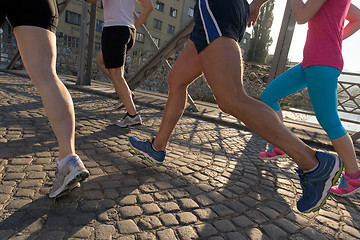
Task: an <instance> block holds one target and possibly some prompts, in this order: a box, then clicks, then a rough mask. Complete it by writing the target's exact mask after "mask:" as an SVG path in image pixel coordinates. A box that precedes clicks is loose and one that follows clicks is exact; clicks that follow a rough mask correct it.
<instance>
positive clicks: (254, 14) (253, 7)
mask: <svg viewBox="0 0 360 240" xmlns="http://www.w3.org/2000/svg"><path fill="white" fill-rule="evenodd" d="M267 1H268V0H253V1H252V2H251V3H250V6H249V7H250V10H249V12H250V15H249V21H248V27H251V26H253V25H254V24H255V22H256V19H257V18H258V16H259V11H260V8H261V7H262V5H264V3H265V2H267Z"/></svg>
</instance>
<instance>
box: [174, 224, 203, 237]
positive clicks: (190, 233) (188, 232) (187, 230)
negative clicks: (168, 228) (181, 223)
mask: <svg viewBox="0 0 360 240" xmlns="http://www.w3.org/2000/svg"><path fill="white" fill-rule="evenodd" d="M176 232H177V233H178V235H179V238H180V239H181V240H188V239H198V238H199V236H198V235H197V233H196V231H195V230H194V229H193V228H192V227H190V226H185V227H180V228H178V229H176Z"/></svg>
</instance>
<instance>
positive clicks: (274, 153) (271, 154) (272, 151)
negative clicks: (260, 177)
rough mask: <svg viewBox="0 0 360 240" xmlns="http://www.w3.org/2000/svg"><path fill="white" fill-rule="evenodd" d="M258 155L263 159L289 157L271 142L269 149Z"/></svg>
mask: <svg viewBox="0 0 360 240" xmlns="http://www.w3.org/2000/svg"><path fill="white" fill-rule="evenodd" d="M258 156H259V158H262V159H276V158H280V157H287V154H286V153H284V152H283V151H282V150H280V149H279V148H277V147H274V146H273V145H271V144H270V147H269V149H268V150H267V151H266V152H260V153H259V154H258Z"/></svg>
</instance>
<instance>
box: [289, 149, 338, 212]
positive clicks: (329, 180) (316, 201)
mask: <svg viewBox="0 0 360 240" xmlns="http://www.w3.org/2000/svg"><path fill="white" fill-rule="evenodd" d="M316 158H317V159H318V160H319V166H318V168H317V169H316V170H314V171H312V172H309V171H305V170H301V169H299V168H296V169H295V170H296V171H297V173H298V174H299V178H300V185H301V188H302V190H303V196H302V197H301V198H300V199H299V200H298V202H297V208H298V210H299V211H300V212H307V213H308V212H315V211H317V210H319V209H320V208H321V207H322V206H323V205H324V204H325V202H326V200H327V198H328V197H329V194H330V193H329V190H330V188H331V187H332V186H333V185H334V184H335V183H336V182H337V180H338V179H339V177H340V174H341V172H342V170H343V167H344V162H343V161H342V160H341V159H340V158H339V157H337V156H335V155H331V154H328V153H325V152H316Z"/></svg>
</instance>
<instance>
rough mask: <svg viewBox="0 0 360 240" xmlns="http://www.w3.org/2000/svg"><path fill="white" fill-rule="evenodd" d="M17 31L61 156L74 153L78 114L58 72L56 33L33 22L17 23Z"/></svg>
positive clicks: (23, 57) (17, 38) (26, 62)
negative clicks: (33, 24) (28, 24)
mask: <svg viewBox="0 0 360 240" xmlns="http://www.w3.org/2000/svg"><path fill="white" fill-rule="evenodd" d="M14 34H15V37H16V40H17V44H18V47H19V50H20V54H21V58H22V60H23V63H24V65H25V68H26V70H27V72H28V74H29V76H30V78H31V81H32V82H33V83H34V85H35V87H36V88H37V90H38V91H39V93H40V96H41V99H42V102H43V105H44V107H45V111H46V114H47V117H48V119H49V121H50V125H51V127H52V129H53V131H54V133H55V135H56V138H57V140H58V143H59V159H62V158H64V157H66V156H67V155H69V154H71V153H75V143H74V142H75V140H74V139H75V137H74V134H75V114H74V107H73V102H72V99H71V96H70V94H69V92H68V90H67V89H66V87H65V86H64V85H63V83H62V82H61V81H60V79H59V78H58V76H57V74H56V68H55V63H56V37H55V34H54V33H52V32H50V31H48V30H45V29H43V28H39V27H33V26H18V27H15V28H14Z"/></svg>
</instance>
